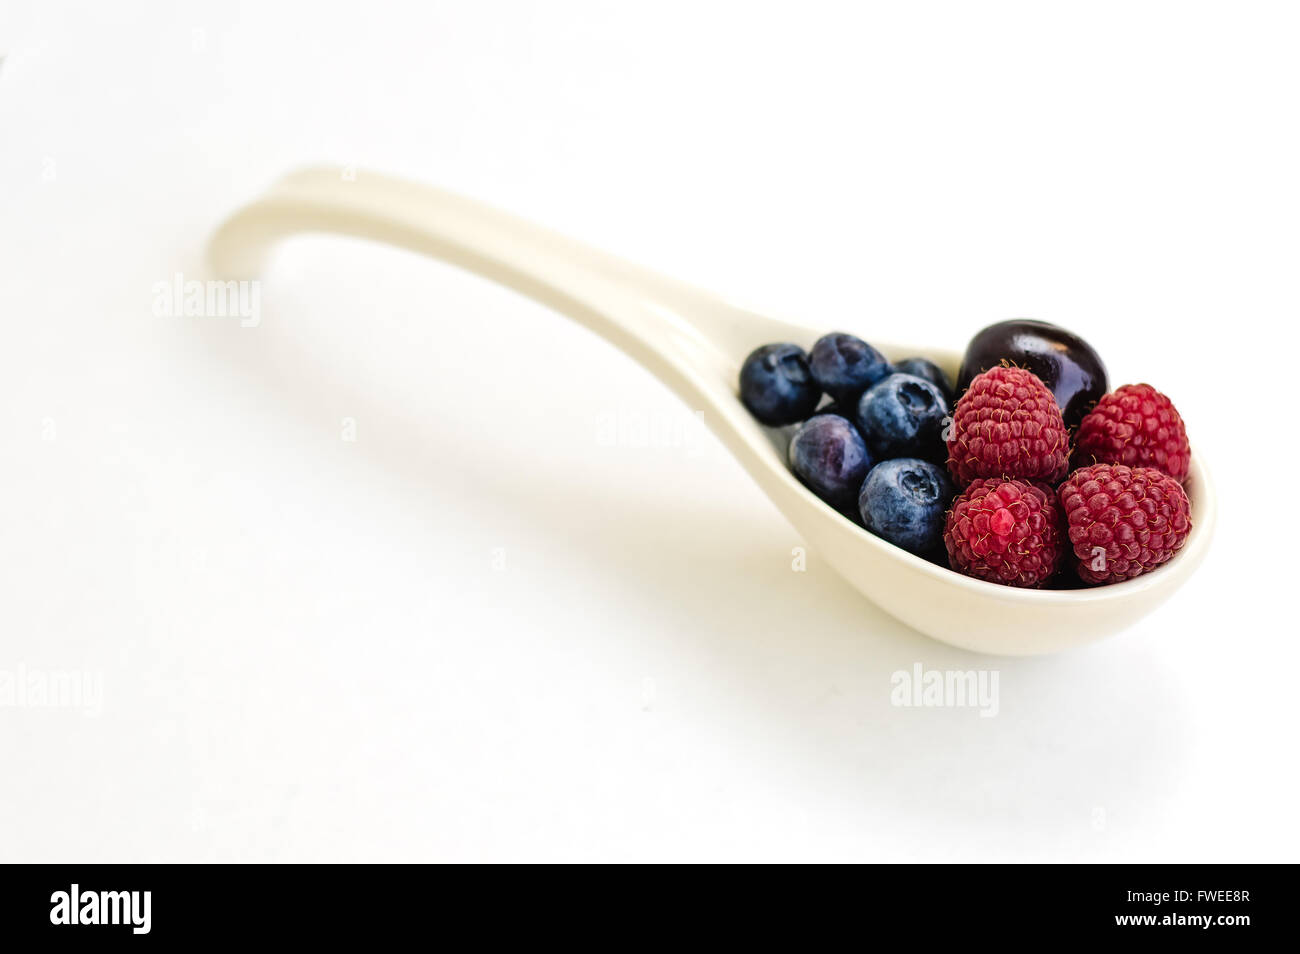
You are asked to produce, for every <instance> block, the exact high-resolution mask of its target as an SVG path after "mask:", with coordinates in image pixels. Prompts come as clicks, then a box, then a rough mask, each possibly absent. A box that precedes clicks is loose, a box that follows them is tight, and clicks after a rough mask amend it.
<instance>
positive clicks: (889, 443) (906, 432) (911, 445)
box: [858, 374, 948, 461]
mask: <svg viewBox="0 0 1300 954" xmlns="http://www.w3.org/2000/svg"><path fill="white" fill-rule="evenodd" d="M947 417H948V402H947V401H946V400H945V399H944V396H943V392H941V391H940V390H939V389H938V388H937V387H935V386H934V385H933V384H931V383H930V382H929V381H926V380H925V379H923V378H918V377H916V376H915V375H911V374H891V375H890V376H889V377H887V378H885V380H883V381H881V382H880V383H879V384H876V385H874V386H872V387H871V388H870V389H869V390H868V391H867V393H866V394H864V395H862V397H861V399H860V400H859V401H858V427H859V428H860V429H861V431H862V436H863V437H865V438H866V439H867V447H868V448H870V450H871V454H872V456H873V457H875V458H876V459H877V460H884V459H887V458H890V457H920V458H922V459H923V460H934V461H938V460H946V459H947V448H946V447H945V446H944V442H943V426H944V421H945V419H947Z"/></svg>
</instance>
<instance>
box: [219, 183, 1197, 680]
mask: <svg viewBox="0 0 1300 954" xmlns="http://www.w3.org/2000/svg"><path fill="white" fill-rule="evenodd" d="M308 232H316V233H321V232H323V233H334V234H339V235H348V236H353V237H360V238H368V239H372V240H376V241H381V242H387V243H390V244H393V245H397V246H400V247H403V248H407V249H410V250H412V251H416V252H420V253H423V254H426V255H429V256H431V257H433V258H436V259H439V260H442V261H446V262H450V263H452V264H455V265H458V266H460V267H462V268H465V269H468V270H469V271H472V272H475V273H476V274H479V275H481V276H483V277H486V278H488V279H491V280H493V281H496V282H498V283H500V284H502V285H505V286H507V287H510V288H512V289H514V290H516V291H518V292H521V293H523V294H525V295H528V296H529V297H531V298H534V299H536V300H537V301H539V302H542V303H543V304H546V305H548V306H550V307H551V308H553V309H555V310H556V311H559V312H561V313H563V314H566V315H568V316H569V317H571V318H573V319H574V320H576V321H578V322H580V323H581V324H583V325H585V326H586V327H588V328H590V329H591V330H592V331H595V332H596V333H598V334H600V335H602V336H603V337H604V338H606V339H607V340H609V341H610V342H611V343H613V344H614V345H616V346H618V347H619V348H621V349H622V350H623V351H625V352H626V353H627V354H629V355H630V356H631V357H633V358H635V359H636V360H637V361H639V362H640V363H641V364H643V365H644V366H645V367H646V368H647V369H648V370H649V371H650V372H651V373H653V374H654V375H656V376H657V377H658V378H659V379H660V380H661V381H663V382H664V383H665V384H666V385H667V386H668V387H669V388H671V389H672V390H673V391H674V392H675V393H676V394H677V395H678V396H679V397H680V398H681V399H682V400H684V401H685V402H686V403H687V404H688V406H690V407H691V408H692V409H693V410H695V411H699V412H702V415H703V418H704V420H705V422H706V423H707V425H708V426H709V428H710V429H711V430H712V431H713V433H714V434H715V435H716V436H717V437H718V438H719V439H720V440H721V441H722V442H723V444H724V445H726V447H727V448H728V450H730V451H731V453H732V454H733V455H734V456H735V457H736V459H737V460H738V461H739V462H740V463H741V465H742V466H743V467H744V468H745V470H746V471H747V472H748V473H749V474H750V476H751V477H752V478H753V479H754V481H755V482H756V483H757V484H758V485H759V487H760V488H761V489H762V490H763V492H764V493H765V494H766V495H767V496H768V497H769V498H770V499H771V501H772V503H773V504H775V505H776V507H777V509H778V510H780V511H781V513H782V514H784V516H785V517H786V519H787V520H789V521H790V523H791V525H793V526H794V528H795V529H796V530H797V531H798V532H799V533H800V534H801V535H802V537H803V539H804V540H805V541H806V542H807V544H808V546H809V548H810V549H811V550H812V551H813V552H815V553H816V554H818V556H819V557H820V558H821V559H822V560H824V561H826V563H827V564H828V565H830V566H831V567H833V568H834V569H835V570H836V571H837V572H838V573H839V574H840V575H841V576H843V577H844V578H845V579H846V580H847V581H848V582H849V583H850V584H852V585H853V587H854V588H856V589H857V590H858V591H860V592H861V593H862V594H863V595H864V596H866V597H867V598H868V599H869V600H871V601H872V602H874V603H876V604H877V605H879V606H880V607H881V608H882V609H884V610H885V611H887V612H888V613H890V614H891V615H893V616H895V617H897V618H898V619H900V620H902V621H903V622H904V623H907V624H908V625H909V626H911V627H913V628H915V629H917V630H919V631H920V632H922V633H925V634H926V635H928V636H931V637H933V638H935V639H938V640H941V641H943V642H945V643H949V644H951V645H954V646H959V647H962V648H964V649H969V650H973V651H976V652H981V653H991V654H999V655H1016V656H1027V655H1037V654H1042V653H1052V652H1058V651H1060V650H1064V649H1069V648H1071V647H1074V646H1080V645H1083V644H1085V643H1090V642H1093V641H1095V640H1099V639H1102V638H1104V637H1106V636H1110V635H1112V634H1114V633H1117V632H1119V631H1120V630H1123V629H1125V628H1126V627H1128V626H1130V625H1132V624H1133V623H1135V622H1137V620H1139V619H1140V618H1142V617H1143V616H1144V615H1146V614H1147V613H1149V612H1150V611H1151V610H1153V609H1154V608H1155V607H1157V606H1158V605H1159V604H1160V603H1162V602H1163V601H1164V600H1166V599H1167V598H1168V597H1169V596H1170V595H1171V594H1172V593H1173V592H1174V591H1175V590H1176V589H1178V587H1179V586H1181V585H1182V584H1183V582H1184V581H1186V579H1187V578H1188V577H1189V576H1190V575H1191V574H1192V573H1193V571H1195V569H1196V568H1197V566H1198V565H1199V564H1200V562H1201V560H1202V559H1203V558H1204V556H1205V550H1206V548H1207V546H1208V545H1209V541H1210V537H1211V535H1212V533H1213V527H1214V520H1215V509H1214V491H1213V487H1212V485H1211V483H1210V476H1209V473H1208V472H1207V470H1206V468H1205V465H1204V462H1203V461H1202V460H1201V459H1200V457H1199V456H1198V455H1196V454H1195V453H1193V455H1192V471H1191V474H1190V476H1189V477H1188V479H1187V481H1186V483H1185V486H1186V488H1187V492H1188V496H1189V498H1190V500H1191V505H1192V530H1191V533H1190V534H1189V536H1188V538H1187V542H1186V544H1185V545H1184V546H1183V548H1182V550H1180V551H1179V552H1178V554H1177V555H1175V557H1174V558H1173V559H1172V560H1170V561H1169V562H1168V563H1167V564H1165V565H1164V566H1162V567H1160V568H1159V569H1157V570H1154V571H1153V572H1151V573H1148V574H1145V575H1144V576H1140V577H1138V578H1136V579H1134V580H1129V581H1127V582H1125V583H1117V584H1112V585H1109V586H1101V587H1094V588H1089V589H1077V590H1025V589H1018V588H1015V587H1009V586H999V585H997V584H993V583H986V582H984V581H982V580H976V579H973V578H970V577H966V576H962V575H961V574H959V573H955V572H953V571H951V570H948V569H945V568H944V567H941V566H937V565H935V564H933V563H930V562H928V561H926V560H923V559H921V558H920V557H917V556H914V555H912V554H911V553H908V552H907V551H905V550H902V549H900V548H898V547H896V546H894V545H893V544H890V543H887V542H886V541H884V540H882V539H880V538H879V537H876V536H874V535H872V534H870V533H868V532H867V531H866V530H864V529H863V528H862V527H860V526H858V525H856V524H855V523H853V522H852V521H850V520H848V519H846V518H845V517H843V516H841V515H840V514H839V513H837V512H836V511H835V510H834V509H832V508H831V507H829V506H828V505H827V504H825V503H823V502H822V501H821V500H819V499H818V498H817V497H816V496H814V495H813V494H812V493H811V492H810V491H809V490H808V489H807V488H805V487H804V486H803V485H802V484H801V483H800V482H799V481H798V480H797V479H796V478H795V476H794V475H793V474H792V473H791V472H790V470H789V468H788V467H787V465H786V449H787V447H788V444H789V438H790V434H791V433H792V431H793V428H779V429H772V428H767V427H764V426H762V425H760V424H759V423H758V422H757V421H755V420H754V419H753V418H752V417H751V416H750V415H749V413H748V412H747V411H746V410H745V408H744V407H743V406H742V405H741V403H740V400H739V398H738V396H737V378H738V375H739V372H740V366H741V363H742V362H743V361H744V359H745V357H746V356H747V355H748V354H749V353H750V352H751V351H753V350H754V349H755V348H756V347H758V346H759V345H762V344H767V343H770V342H775V341H788V342H793V343H795V344H798V345H801V346H802V347H804V348H808V347H810V346H811V345H812V343H813V341H815V340H816V339H817V338H818V337H820V336H821V334H823V333H824V332H825V331H827V330H829V329H827V328H821V329H820V330H819V329H814V328H811V327H806V326H803V325H798V324H792V323H790V322H786V321H782V320H780V319H777V318H773V317H770V316H767V315H763V314H760V313H758V312H755V311H753V310H750V309H747V308H744V307H741V306H740V305H737V304H734V303H732V302H729V301H726V300H724V299H721V298H719V297H717V296H715V295H712V294H710V293H708V292H705V291H702V290H700V289H697V288H694V287H692V286H690V285H687V284H685V283H682V282H678V281H676V280H674V279H671V278H667V277H664V276H661V275H657V274H655V273H653V272H650V271H648V270H646V269H643V268H641V267H639V266H637V265H633V264H631V263H628V262H625V261H623V260H620V259H618V258H615V257H613V256H610V255H607V254H605V253H603V252H600V251H598V250H595V249H592V248H590V247H588V246H585V245H582V244H581V243H578V242H576V241H573V240H571V239H568V238H565V237H563V236H560V235H557V234H555V233H552V232H549V231H547V230H545V229H543V228H540V227H538V226H536V225H533V224H531V223H529V222H526V221H524V220H521V219H518V218H516V217H514V216H511V215H508V214H506V213H503V212H500V211H498V210H496V209H493V208H490V207H488V206H485V205H482V204H480V203H478V202H475V201H472V200H469V199H466V198H463V197H460V196H456V195H453V194H451V193H447V192H443V191H441V190H438V189H434V188H431V187H429V186H424V185H420V184H418V183H412V182H406V181H403V180H399V179H394V178H390V177H386V176H380V175H377V174H373V173H366V172H360V171H359V172H355V173H350V174H348V175H346V176H345V175H343V174H341V172H340V170H339V169H338V168H316V169H305V170H302V171H300V172H295V173H293V174H291V175H289V176H286V177H285V178H283V179H281V180H280V181H279V182H277V183H276V184H275V185H274V186H273V187H272V188H271V189H270V190H269V191H268V192H267V193H266V194H265V195H263V196H262V197H260V198H259V199H257V200H255V201H254V202H252V203H250V204H249V205H247V206H245V207H244V208H242V209H240V210H238V211H237V212H235V213H234V215H232V216H231V217H230V218H229V219H227V221H226V222H225V223H224V224H223V225H222V226H221V227H220V228H219V229H218V230H217V232H216V233H215V234H214V235H213V237H212V240H211V243H210V245H209V250H208V251H209V258H210V260H211V262H212V265H213V268H214V269H215V271H216V273H217V274H218V275H220V276H221V277H222V278H224V279H227V280H246V279H251V278H255V277H256V276H257V275H258V274H259V273H260V271H261V269H262V267H263V264H264V261H265V257H266V255H267V253H268V252H269V251H270V249H271V247H272V246H273V245H274V244H275V243H276V242H278V241H279V240H281V239H283V238H286V237H289V236H291V235H294V234H300V233H308ZM845 330H850V331H852V330H853V329H845ZM862 330H863V331H864V332H865V333H864V334H863V335H862V337H864V338H866V339H867V340H868V341H871V342H872V344H874V345H875V346H876V347H877V348H879V349H880V350H881V351H883V352H884V354H885V356H886V357H887V358H889V359H890V360H899V359H902V358H905V357H924V358H929V359H930V360H931V361H934V362H935V363H936V364H938V365H939V366H940V367H942V368H943V369H944V370H945V371H946V372H947V373H948V374H949V375H950V376H951V377H952V379H954V380H955V379H956V375H957V370H958V365H959V363H960V356H959V355H958V354H957V353H955V352H952V351H947V350H940V349H935V348H931V347H927V346H925V345H923V344H916V345H907V344H898V345H891V344H888V343H885V344H882V343H880V342H878V341H877V340H876V336H875V335H874V334H872V333H870V332H869V331H868V330H866V329H862ZM737 532H743V531H742V528H740V527H738V528H737Z"/></svg>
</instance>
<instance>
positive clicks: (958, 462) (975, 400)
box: [948, 367, 1070, 487]
mask: <svg viewBox="0 0 1300 954" xmlns="http://www.w3.org/2000/svg"><path fill="white" fill-rule="evenodd" d="M1069 459H1070V436H1069V432H1068V431H1067V430H1066V429H1065V421H1064V420H1063V419H1062V418H1061V409H1060V408H1059V407H1057V406H1056V398H1054V397H1053V396H1052V392H1051V391H1050V390H1048V388H1047V385H1045V384H1043V382H1042V381H1040V380H1039V379H1038V378H1037V377H1036V376H1035V375H1033V374H1032V373H1031V372H1029V371H1026V370H1024V369H1023V368H1008V367H999V368H990V369H989V370H988V371H985V372H984V373H983V374H978V375H976V376H975V379H974V380H973V381H971V384H970V387H969V388H967V390H966V393H965V394H963V395H962V396H961V400H959V401H958V402H957V408H956V410H955V411H954V412H953V419H952V428H951V430H950V431H949V434H948V470H949V471H951V472H952V475H953V478H954V480H955V481H956V483H957V485H958V486H959V487H960V486H965V485H966V484H968V483H970V482H971V481H972V480H976V479H978V478H982V477H1008V478H1019V479H1021V480H1042V481H1046V482H1047V483H1050V484H1056V483H1058V482H1059V481H1060V480H1061V478H1062V477H1064V476H1065V475H1066V474H1067V473H1068V472H1069Z"/></svg>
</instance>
